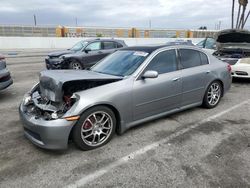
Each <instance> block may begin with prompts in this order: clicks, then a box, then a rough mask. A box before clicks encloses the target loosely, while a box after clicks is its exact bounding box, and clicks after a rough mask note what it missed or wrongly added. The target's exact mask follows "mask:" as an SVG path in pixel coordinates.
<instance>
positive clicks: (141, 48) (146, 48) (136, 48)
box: [120, 45, 170, 54]
mask: <svg viewBox="0 0 250 188" xmlns="http://www.w3.org/2000/svg"><path fill="white" fill-rule="evenodd" d="M167 46H170V45H158V46H131V47H126V48H121V49H120V50H128V51H143V52H147V53H149V54H151V53H152V52H154V51H155V50H157V49H160V48H163V47H167Z"/></svg>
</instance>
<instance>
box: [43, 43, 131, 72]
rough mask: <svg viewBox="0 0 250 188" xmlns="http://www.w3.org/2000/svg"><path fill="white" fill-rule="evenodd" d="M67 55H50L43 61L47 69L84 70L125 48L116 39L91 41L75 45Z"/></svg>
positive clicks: (123, 44) (124, 45)
mask: <svg viewBox="0 0 250 188" xmlns="http://www.w3.org/2000/svg"><path fill="white" fill-rule="evenodd" d="M75 46H76V47H73V49H78V50H77V51H76V52H75V51H74V50H73V51H74V52H72V49H71V50H69V51H70V52H69V53H62V52H59V53H57V52H56V53H52V54H50V55H49V56H48V58H46V59H45V61H46V67H47V69H85V68H89V67H91V66H93V65H94V64H95V63H97V62H98V61H100V60H101V59H103V58H104V57H106V56H107V55H109V54H111V53H113V52H114V51H115V50H117V49H119V48H123V47H126V46H127V45H126V44H125V42H124V41H122V40H116V39H91V40H85V41H82V42H80V43H78V44H76V45H75Z"/></svg>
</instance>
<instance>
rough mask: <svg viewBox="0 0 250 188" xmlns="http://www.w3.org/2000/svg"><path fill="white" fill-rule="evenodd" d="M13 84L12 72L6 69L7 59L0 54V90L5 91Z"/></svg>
mask: <svg viewBox="0 0 250 188" xmlns="http://www.w3.org/2000/svg"><path fill="white" fill-rule="evenodd" d="M11 84H13V80H12V78H11V75H10V72H9V70H8V69H7V67H6V61H5V57H4V56H3V55H1V54H0V90H3V89H5V88H7V87H9V86H10V85H11Z"/></svg>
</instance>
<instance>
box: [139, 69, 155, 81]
mask: <svg viewBox="0 0 250 188" xmlns="http://www.w3.org/2000/svg"><path fill="white" fill-rule="evenodd" d="M157 77H158V72H157V71H152V70H149V71H146V72H145V73H144V74H143V76H142V78H143V79H146V78H157Z"/></svg>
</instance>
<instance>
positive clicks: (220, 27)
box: [218, 21, 222, 30]
mask: <svg viewBox="0 0 250 188" xmlns="http://www.w3.org/2000/svg"><path fill="white" fill-rule="evenodd" d="M221 23H222V22H221V21H219V26H218V27H219V30H220V29H221Z"/></svg>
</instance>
